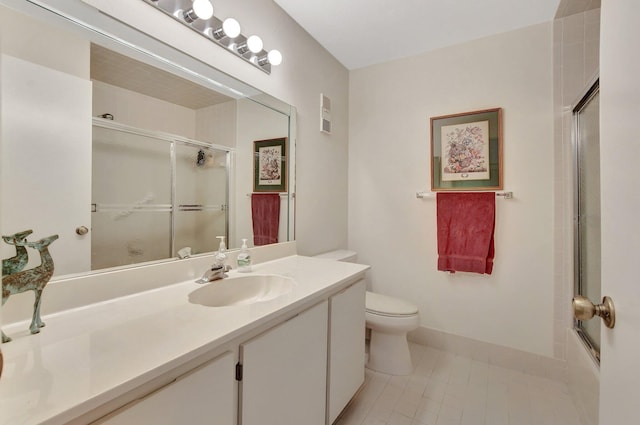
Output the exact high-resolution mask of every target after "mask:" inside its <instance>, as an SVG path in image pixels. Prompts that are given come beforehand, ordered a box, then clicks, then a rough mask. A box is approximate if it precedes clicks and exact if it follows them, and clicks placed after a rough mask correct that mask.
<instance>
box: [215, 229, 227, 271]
mask: <svg viewBox="0 0 640 425" xmlns="http://www.w3.org/2000/svg"><path fill="white" fill-rule="evenodd" d="M216 238H218V239H220V245H218V252H216V255H215V259H216V263H218V264H219V265H222V266H224V263H225V261H227V254H226V251H227V245H226V244H225V243H224V238H225V237H224V236H216Z"/></svg>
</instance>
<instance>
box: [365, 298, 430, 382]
mask: <svg viewBox="0 0 640 425" xmlns="http://www.w3.org/2000/svg"><path fill="white" fill-rule="evenodd" d="M365 321H366V323H367V327H368V328H370V329H371V340H370V343H369V344H370V345H369V362H368V363H367V367H368V368H369V369H373V370H376V371H378V372H382V373H386V374H388V375H410V374H411V373H412V372H413V364H412V363H411V354H410V353H409V343H408V342H407V332H409V331H412V330H414V329H416V328H417V327H418V325H419V322H418V307H416V306H415V305H413V304H411V303H410V302H407V301H403V300H400V299H397V298H393V297H388V296H386V295H382V294H377V293H374V292H368V291H367V293H366V313H365Z"/></svg>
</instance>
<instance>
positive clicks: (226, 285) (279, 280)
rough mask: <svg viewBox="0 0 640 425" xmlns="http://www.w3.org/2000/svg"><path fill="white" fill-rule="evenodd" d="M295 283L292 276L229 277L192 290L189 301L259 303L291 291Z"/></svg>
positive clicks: (252, 275)
mask: <svg viewBox="0 0 640 425" xmlns="http://www.w3.org/2000/svg"><path fill="white" fill-rule="evenodd" d="M295 284H296V283H295V281H294V280H293V279H291V278H288V277H284V276H278V275H269V274H251V275H246V276H237V277H229V278H226V279H221V280H215V281H213V282H210V283H205V284H204V286H203V287H201V288H198V289H196V290H195V291H192V292H191V293H189V302H190V303H192V304H200V305H205V306H208V307H227V306H234V305H245V304H253V303H259V302H264V301H269V300H272V299H274V298H277V297H279V296H282V295H284V294H287V293H289V292H291V290H292V289H293V287H294V286H295Z"/></svg>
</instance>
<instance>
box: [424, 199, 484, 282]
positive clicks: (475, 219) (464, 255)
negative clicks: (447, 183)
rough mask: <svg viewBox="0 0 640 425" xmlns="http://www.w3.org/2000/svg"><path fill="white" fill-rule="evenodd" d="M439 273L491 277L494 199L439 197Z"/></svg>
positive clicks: (437, 200)
mask: <svg viewBox="0 0 640 425" xmlns="http://www.w3.org/2000/svg"><path fill="white" fill-rule="evenodd" d="M436 202H437V204H438V205H437V210H438V270H442V271H450V272H457V271H458V272H473V273H480V274H484V273H486V274H491V272H492V271H493V256H494V246H493V232H494V229H495V216H496V195H495V194H494V193H492V192H478V193H438V194H437V195H436Z"/></svg>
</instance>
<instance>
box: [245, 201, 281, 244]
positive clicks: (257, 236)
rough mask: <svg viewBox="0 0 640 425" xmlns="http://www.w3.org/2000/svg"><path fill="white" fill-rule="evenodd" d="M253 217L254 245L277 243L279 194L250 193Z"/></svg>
mask: <svg viewBox="0 0 640 425" xmlns="http://www.w3.org/2000/svg"><path fill="white" fill-rule="evenodd" d="M251 213H252V218H253V244H254V245H255V246H260V245H268V244H272V243H278V229H279V228H280V194H279V193H253V194H251Z"/></svg>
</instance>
